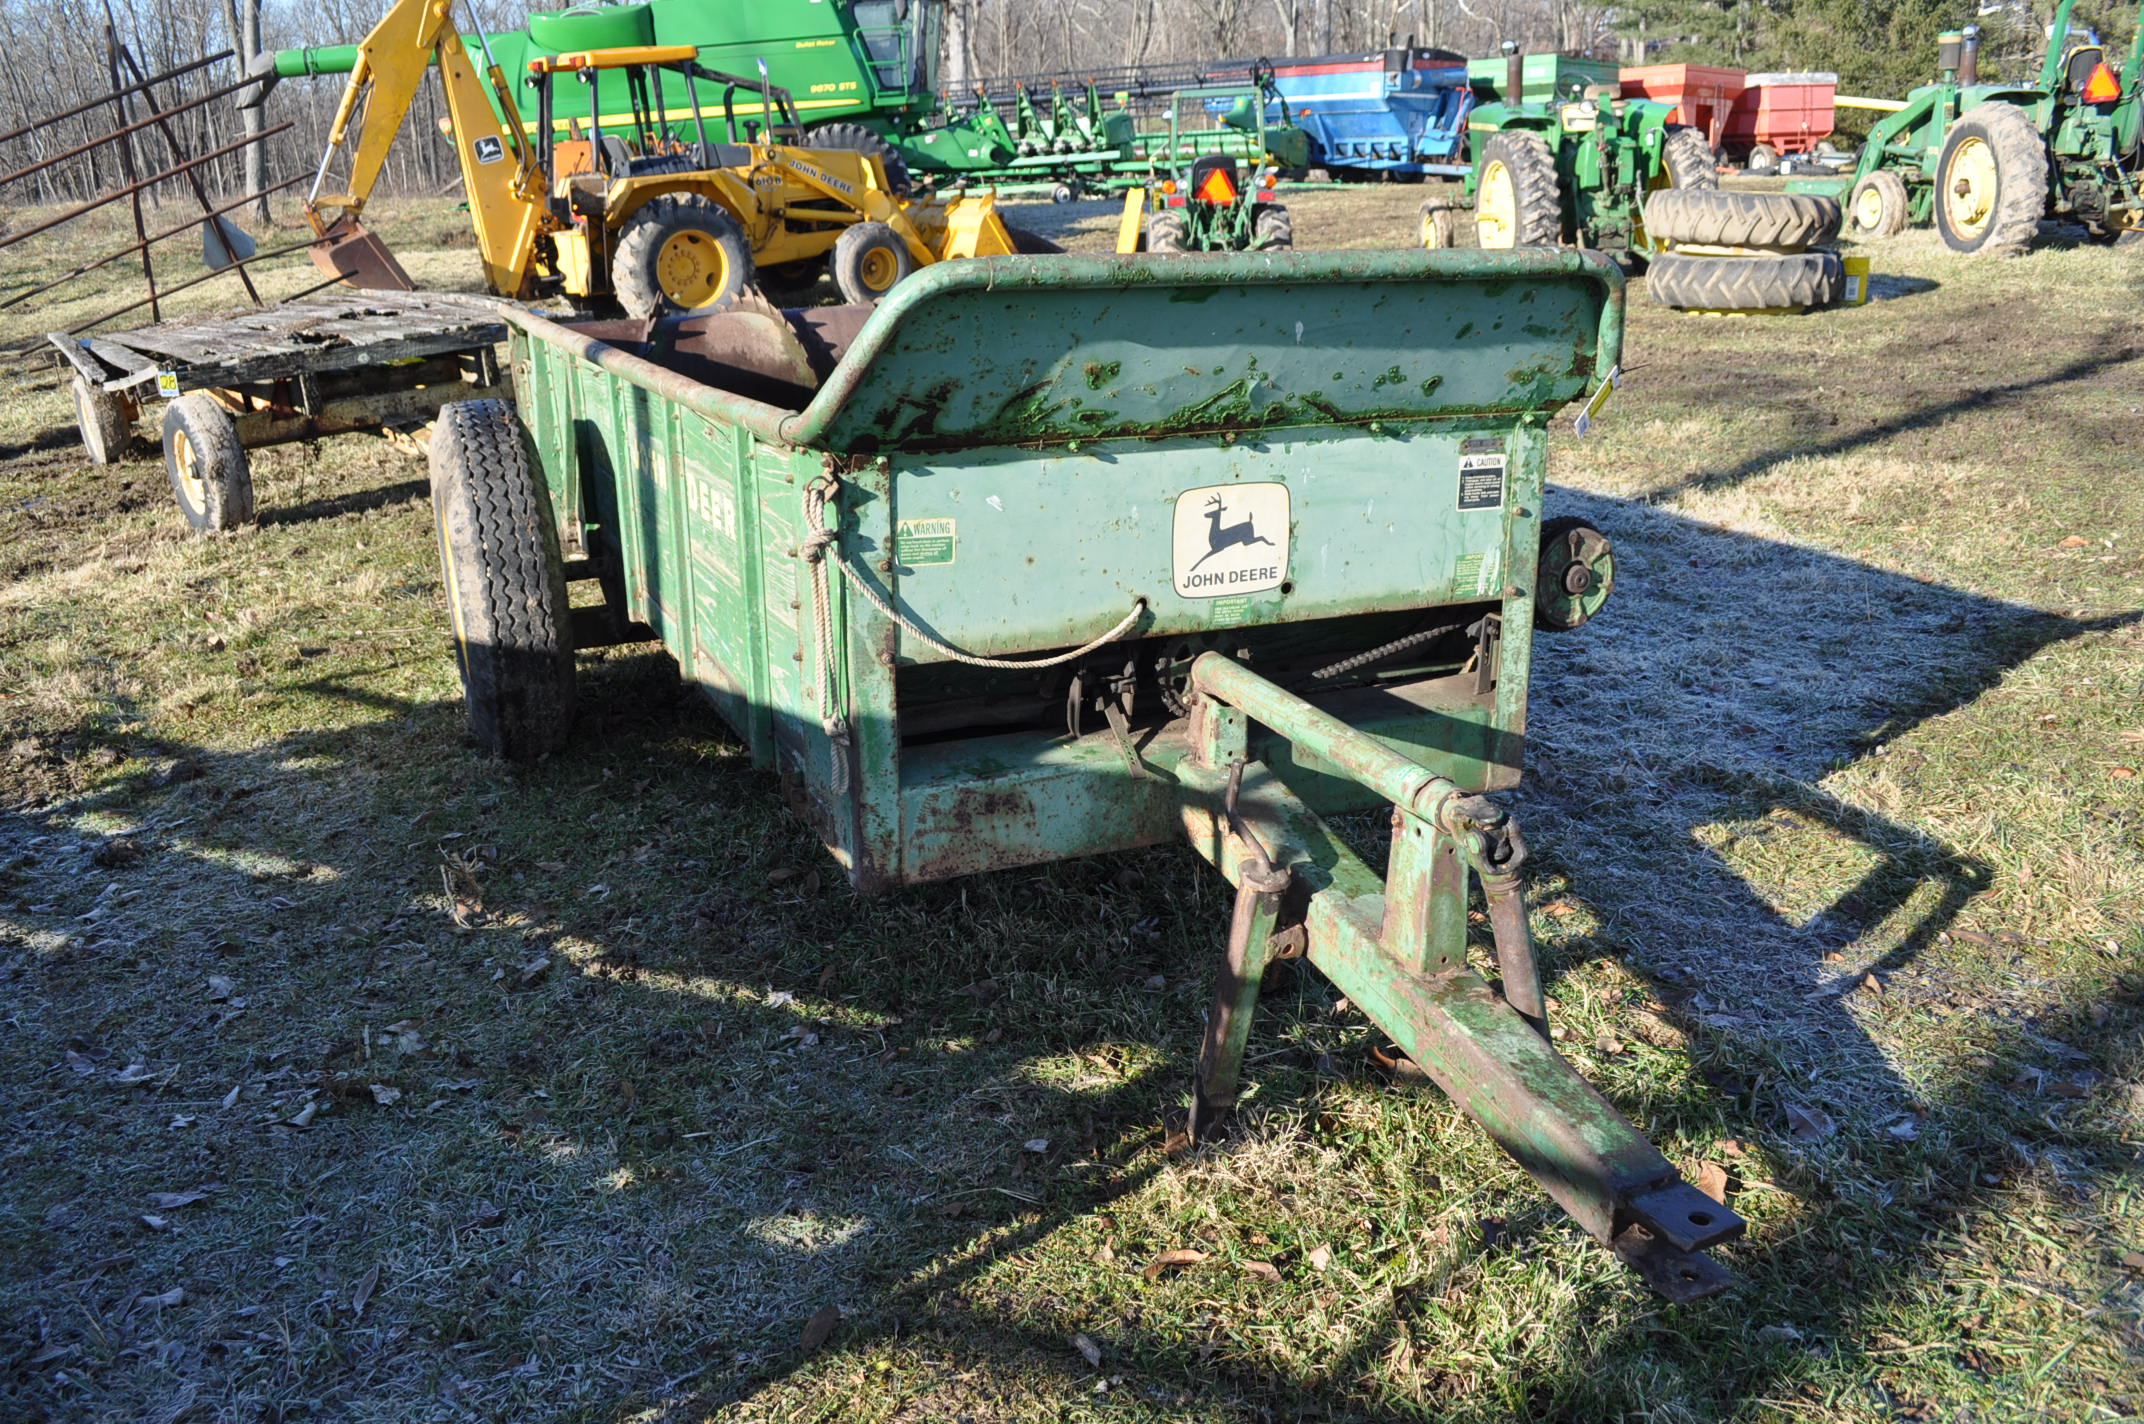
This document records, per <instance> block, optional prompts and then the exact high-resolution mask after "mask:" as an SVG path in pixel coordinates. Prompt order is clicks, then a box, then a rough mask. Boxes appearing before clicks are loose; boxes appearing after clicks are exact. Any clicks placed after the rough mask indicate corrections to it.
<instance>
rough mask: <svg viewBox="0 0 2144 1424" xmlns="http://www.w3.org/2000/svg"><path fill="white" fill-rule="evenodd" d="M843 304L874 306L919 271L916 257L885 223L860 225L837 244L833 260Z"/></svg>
mask: <svg viewBox="0 0 2144 1424" xmlns="http://www.w3.org/2000/svg"><path fill="white" fill-rule="evenodd" d="M829 265H830V266H832V268H833V270H834V285H835V286H836V287H839V288H840V289H841V298H842V300H843V301H846V302H850V303H853V304H855V305H857V306H871V305H873V304H875V303H876V302H877V301H878V299H879V298H880V297H883V296H885V295H886V294H887V293H888V292H890V291H892V290H893V289H894V288H895V287H896V286H898V285H899V284H900V281H901V279H902V278H903V277H906V276H907V275H908V274H909V273H911V272H913V271H915V270H916V255H915V254H914V253H913V252H910V251H909V250H908V244H907V243H905V242H903V241H902V240H901V237H900V234H898V233H896V232H895V231H894V230H893V229H892V228H890V227H888V226H887V225H886V224H884V223H882V222H860V223H857V224H855V225H854V226H853V227H849V228H846V229H844V230H843V232H842V234H841V236H840V237H839V238H837V239H835V241H834V255H833V257H832V258H831V259H830V263H829Z"/></svg>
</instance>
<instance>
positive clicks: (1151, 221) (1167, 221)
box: [1146, 208, 1184, 253]
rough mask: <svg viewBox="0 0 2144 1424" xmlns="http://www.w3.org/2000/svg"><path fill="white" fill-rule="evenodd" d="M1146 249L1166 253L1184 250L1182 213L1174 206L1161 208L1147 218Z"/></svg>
mask: <svg viewBox="0 0 2144 1424" xmlns="http://www.w3.org/2000/svg"><path fill="white" fill-rule="evenodd" d="M1146 250H1147V251H1149V252H1168V253H1177V252H1182V251H1184V215H1183V214H1182V213H1181V212H1179V211H1177V210H1176V209H1175V208H1163V209H1162V210H1161V211H1160V212H1158V213H1156V214H1154V216H1152V217H1150V218H1148V219H1147V220H1146Z"/></svg>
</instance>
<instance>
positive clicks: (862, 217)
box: [306, 0, 1014, 317]
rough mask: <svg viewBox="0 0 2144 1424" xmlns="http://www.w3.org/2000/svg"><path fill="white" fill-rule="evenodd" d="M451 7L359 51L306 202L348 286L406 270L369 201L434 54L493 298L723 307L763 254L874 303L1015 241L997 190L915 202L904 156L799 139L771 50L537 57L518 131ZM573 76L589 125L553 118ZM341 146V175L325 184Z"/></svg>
mask: <svg viewBox="0 0 2144 1424" xmlns="http://www.w3.org/2000/svg"><path fill="white" fill-rule="evenodd" d="M450 9H451V6H450V4H448V3H441V0H398V3H396V4H395V5H394V6H393V8H391V9H390V10H389V12H388V14H387V15H386V16H385V17H384V18H383V19H382V20H381V21H380V23H379V24H378V25H376V26H375V27H374V28H373V30H372V32H371V34H369V35H367V36H366V38H365V40H364V41H363V42H362V43H361V44H360V45H359V46H358V53H357V57H356V60H355V61H354V63H353V64H352V66H351V70H350V81H349V84H348V86H347V87H346V89H345V90H344V93H343V98H342V103H341V106H340V108H339V109H338V110H337V113H336V117H335V122H334V124H333V126H332V127H331V128H330V130H329V136H328V148H327V152H326V154H325V155H324V156H323V158H322V159H321V164H320V170H319V173H318V174H317V175H316V177H315V179H314V184H313V188H312V191H311V192H310V193H309V194H308V196H307V199H306V214H307V217H308V219H309V220H310V221H311V223H312V226H313V229H314V231H315V232H316V233H317V234H318V235H319V238H320V240H319V242H317V243H316V244H315V245H314V260H315V261H316V262H317V263H318V264H319V265H320V266H321V267H322V268H323V269H324V270H326V271H328V272H330V273H333V274H334V275H337V276H341V277H343V278H344V279H345V280H346V281H349V282H350V283H351V284H352V285H354V286H369V287H399V288H404V289H407V288H408V287H410V286H411V285H412V284H411V283H410V281H409V279H408V277H407V276H406V275H405V274H404V273H403V271H402V269H401V267H400V265H399V264H398V263H396V262H395V260H394V257H393V255H392V254H391V253H389V252H388V251H387V249H386V247H385V245H384V244H382V243H381V242H380V241H379V239H378V238H377V237H375V236H374V235H372V234H371V233H368V232H367V231H366V230H365V228H364V226H363V224H362V222H361V221H360V214H361V213H362V212H363V210H364V207H365V203H366V200H367V198H368V197H369V195H370V193H371V190H372V188H373V185H374V184H375V183H376V182H377V180H378V177H379V174H380V171H381V168H382V166H383V165H384V163H385V160H386V156H387V151H388V148H389V146H390V144H391V143H392V142H393V138H394V135H395V132H396V131H397V130H398V129H399V128H400V127H401V122H402V120H403V118H404V117H405V116H406V115H407V113H408V111H409V107H410V104H411V102H412V100H413V99H414V97H415V93H416V86H417V84H418V83H420V82H421V81H422V79H423V76H424V72H425V70H426V68H427V67H429V66H430V65H431V64H433V63H435V62H436V63H437V65H438V67H439V72H440V79H441V82H442V83H443V84H444V86H445V88H446V99H447V112H448V120H447V127H448V131H449V133H450V135H451V136H452V138H453V140H454V147H455V154H456V157H457V159H458V161H459V163H460V165H461V170H462V177H463V181H464V185H465V187H466V189H467V191H468V195H469V213H470V219H471V222H472V223H473V225H474V226H475V229H476V237H477V247H478V250H479V254H480V256H481V257H482V260H483V264H484V274H485V280H486V282H487V284H488V285H489V286H490V288H491V290H492V291H494V292H496V293H498V294H500V295H502V296H508V297H515V298H532V297H536V296H544V295H560V296H564V297H565V298H567V299H568V300H569V301H571V302H572V303H573V304H574V305H575V306H577V307H580V308H583V309H589V310H601V309H604V308H608V307H611V306H613V305H615V306H617V307H621V308H623V309H624V311H625V312H626V314H627V315H630V316H636V317H651V316H660V315H664V314H666V313H676V312H685V311H715V310H720V309H722V308H724V307H726V306H728V305H729V304H731V303H732V302H734V301H735V300H736V299H737V297H738V295H739V294H740V293H742V292H743V291H744V290H745V289H746V288H747V287H749V286H751V285H752V284H753V283H754V282H755V281H756V278H757V273H758V271H759V269H760V268H762V267H774V268H780V269H783V275H785V276H787V277H791V278H800V279H801V278H809V277H813V276H816V274H817V268H818V266H819V265H820V264H821V263H823V262H826V261H827V260H828V259H831V261H832V266H833V275H834V279H835V282H836V284H837V285H838V286H839V287H840V289H841V292H842V295H843V296H844V297H845V298H847V299H848V300H849V301H851V302H871V301H876V300H877V299H878V298H879V297H880V296H883V295H884V294H885V293H886V291H888V290H890V289H891V288H892V286H893V285H894V284H895V283H896V282H898V281H899V280H900V279H901V278H902V277H905V276H906V275H908V273H910V272H912V271H914V270H915V269H916V268H918V267H921V266H925V265H928V264H930V263H933V262H937V261H942V260H944V259H946V258H950V257H966V256H979V255H987V254H991V253H1006V252H1011V251H1013V250H1014V245H1013V241H1012V237H1011V234H1010V233H1009V232H1008V231H1007V230H1006V228H1005V226H1004V224H1003V222H1002V221H1001V220H1000V219H999V218H998V216H997V212H996V206H995V203H994V201H993V200H992V198H991V197H989V196H988V195H982V196H972V197H971V196H966V195H963V194H961V193H958V192H956V193H954V194H953V195H952V196H951V197H950V198H949V199H948V200H945V201H942V202H941V201H934V200H914V201H912V200H909V199H906V198H904V197H902V196H901V195H900V193H899V191H898V190H899V189H901V188H905V186H906V178H907V175H906V173H905V171H902V170H901V169H900V165H899V162H898V160H897V159H896V160H893V161H892V162H891V164H889V162H888V160H887V159H886V158H885V157H884V156H883V155H882V154H881V153H879V152H878V151H875V150H874V151H872V152H864V151H860V150H858V149H848V148H835V147H809V148H807V147H799V146H798V140H799V139H801V138H802V137H803V127H802V125H801V124H800V123H799V122H798V120H797V115H796V107H795V105H794V103H793V102H792V101H791V99H790V96H789V93H788V91H786V90H784V89H781V88H778V87H776V86H774V85H772V84H770V83H768V82H767V79H766V75H765V69H764V66H762V70H761V75H760V78H759V79H758V80H757V81H754V80H749V79H744V78H740V77H738V76H736V75H732V74H724V73H722V72H720V71H717V70H712V69H708V68H706V67H705V66H703V65H701V64H700V63H699V61H698V59H697V58H696V54H697V52H696V51H695V50H694V49H693V48H692V47H691V46H689V45H669V46H658V45H636V46H627V47H620V48H615V49H597V50H586V51H582V52H579V53H574V54H561V55H556V56H544V57H539V58H536V59H532V60H530V61H528V65H527V73H526V74H525V75H524V76H523V80H522V82H523V83H524V84H525V85H527V86H528V87H529V88H530V89H532V90H533V91H534V98H535V101H536V102H535V108H536V112H537V120H536V123H535V124H534V126H533V132H530V131H528V130H525V129H524V128H523V127H522V126H521V124H520V122H519V120H518V118H517V119H516V120H515V121H513V122H507V121H506V120H505V119H504V118H503V117H502V116H506V115H518V114H519V113H520V112H522V108H521V106H519V105H517V104H516V102H515V95H514V94H513V93H512V91H511V90H510V88H509V87H508V84H507V79H506V76H505V74H504V72H503V71H502V70H501V68H500V67H499V66H498V65H497V64H496V63H494V62H492V61H491V57H490V55H489V54H488V53H487V54H486V56H485V60H486V63H485V72H484V76H483V78H482V79H479V77H478V74H477V71H476V67H475V65H474V64H473V63H472V61H471V58H470V56H469V54H468V53H467V51H466V50H465V48H464V46H463V43H462V39H461V35H460V33H459V31H458V30H457V29H456V28H455V26H454V23H453V19H452V16H451V14H450ZM482 39H483V37H482V36H481V35H479V36H478V40H479V43H482ZM665 74H667V75H670V76H673V78H675V79H682V80H684V84H683V89H684V92H685V94H686V95H687V96H688V104H687V105H686V106H684V107H679V106H676V105H675V104H674V103H673V104H672V105H671V106H670V107H665V106H664V104H663V102H662V95H663V93H664V86H663V83H662V77H663V76H664V75H665ZM569 78H570V80H571V81H574V82H578V83H580V84H583V85H587V86H589V92H590V103H589V104H588V105H587V113H588V121H587V124H586V126H585V128H584V127H583V126H582V123H581V121H580V119H579V118H578V117H573V118H568V119H567V120H566V121H565V122H564V123H563V125H561V124H560V123H559V122H558V121H557V120H556V113H557V110H558V109H559V107H561V106H560V105H559V104H558V103H557V102H556V98H557V91H556V86H557V85H558V84H559V83H561V82H564V81H565V80H566V79H569ZM709 86H712V87H714V88H715V89H716V90H717V94H718V96H708V95H705V93H704V90H705V89H706V88H707V87H709ZM670 88H671V92H672V93H675V92H676V89H677V86H676V85H675V84H674V83H673V84H672V85H671V86H670ZM703 98H705V99H707V102H703ZM613 106H616V108H615V111H612V110H613ZM572 107H575V108H578V107H579V106H577V105H576V106H572ZM361 116H362V122H360V117H361ZM718 117H719V131H720V132H721V133H722V134H723V139H722V140H721V141H714V140H711V139H710V137H709V135H710V134H711V133H713V132H715V131H716V130H717V127H718V126H717V119H718ZM858 132H859V133H860V132H861V131H858ZM561 133H563V135H564V137H563V140H562V139H561ZM865 137H866V138H868V135H866V136H865ZM819 142H820V143H823V142H824V139H823V138H822V139H821V140H819ZM338 155H346V156H347V161H348V181H347V184H346V186H345V189H344V190H342V191H334V190H331V189H330V188H329V187H328V175H329V173H330V171H331V170H332V169H333V168H334V167H335V165H336V160H337V158H338ZM889 170H890V171H889Z"/></svg>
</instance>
